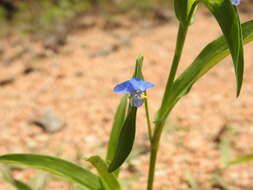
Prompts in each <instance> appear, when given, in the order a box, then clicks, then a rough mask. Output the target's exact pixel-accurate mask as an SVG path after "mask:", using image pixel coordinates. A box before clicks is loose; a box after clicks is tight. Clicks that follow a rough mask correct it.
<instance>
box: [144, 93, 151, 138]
mask: <svg viewBox="0 0 253 190" xmlns="http://www.w3.org/2000/svg"><path fill="white" fill-rule="evenodd" d="M145 96H147V93H146V92H145ZM144 103H145V113H146V120H147V127H148V138H149V142H150V143H152V128H151V122H150V116H149V109H148V100H147V98H146V99H145V102H144Z"/></svg>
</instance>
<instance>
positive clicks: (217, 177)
mask: <svg viewBox="0 0 253 190" xmlns="http://www.w3.org/2000/svg"><path fill="white" fill-rule="evenodd" d="M213 180H214V181H216V182H217V183H218V184H219V185H220V186H221V187H222V188H223V189H224V190H233V188H232V187H231V186H230V185H229V184H228V183H227V182H226V181H224V179H222V177H221V176H220V175H218V174H214V175H213Z"/></svg>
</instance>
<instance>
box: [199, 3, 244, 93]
mask: <svg viewBox="0 0 253 190" xmlns="http://www.w3.org/2000/svg"><path fill="white" fill-rule="evenodd" d="M202 2H203V3H204V4H205V5H206V6H207V8H208V9H209V10H210V11H211V12H212V14H213V15H214V16H215V18H216V20H217V21H218V23H219V25H220V27H221V30H222V32H223V34H224V36H225V39H226V42H227V43H228V46H229V50H230V52H231V55H232V58H233V63H234V68H235V74H236V82H237V96H239V94H240V90H241V86H242V80H243V67H244V66H243V65H244V58H243V42H242V39H243V37H242V30H241V24H240V19H239V16H238V12H237V9H236V7H235V6H233V5H232V3H231V0H202Z"/></svg>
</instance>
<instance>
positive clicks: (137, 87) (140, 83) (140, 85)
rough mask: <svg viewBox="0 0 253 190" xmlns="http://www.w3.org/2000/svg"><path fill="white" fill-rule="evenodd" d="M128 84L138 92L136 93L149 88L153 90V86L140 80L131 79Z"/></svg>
mask: <svg viewBox="0 0 253 190" xmlns="http://www.w3.org/2000/svg"><path fill="white" fill-rule="evenodd" d="M129 82H130V83H131V84H132V86H133V88H134V89H135V90H138V91H141V92H143V91H145V90H147V89H149V88H153V87H154V86H155V85H153V84H151V83H149V82H146V81H144V80H142V79H139V78H132V79H131V80H129Z"/></svg>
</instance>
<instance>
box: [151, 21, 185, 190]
mask: <svg viewBox="0 0 253 190" xmlns="http://www.w3.org/2000/svg"><path fill="white" fill-rule="evenodd" d="M187 29H188V25H183V24H182V23H180V25H179V29H178V34H177V43H176V50H175V54H174V58H173V62H172V65H171V70H170V74H169V77H168V81H167V84H166V89H165V92H164V95H163V100H162V105H161V107H162V106H163V105H164V103H165V101H166V97H168V94H169V93H170V91H171V89H172V86H173V83H174V79H175V76H176V72H177V68H178V64H179V61H180V58H181V54H182V50H183V46H184V42H185V37H186V33H187ZM164 123H165V120H162V121H158V122H157V123H156V126H155V130H154V134H153V137H152V141H151V153H150V162H149V172H148V186H147V190H152V189H153V182H154V175H155V166H156V158H157V151H158V149H159V144H160V139H161V134H162V130H163V126H164Z"/></svg>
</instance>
